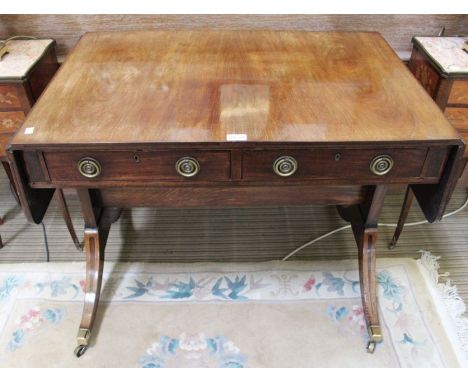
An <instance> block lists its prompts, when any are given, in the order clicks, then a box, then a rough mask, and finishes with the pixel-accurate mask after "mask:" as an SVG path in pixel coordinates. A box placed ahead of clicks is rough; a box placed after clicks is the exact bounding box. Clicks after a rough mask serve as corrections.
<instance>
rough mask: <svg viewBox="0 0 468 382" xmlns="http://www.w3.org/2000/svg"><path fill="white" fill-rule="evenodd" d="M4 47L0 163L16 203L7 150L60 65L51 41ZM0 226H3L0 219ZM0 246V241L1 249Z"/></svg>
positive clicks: (0, 86)
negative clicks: (6, 49) (5, 49)
mask: <svg viewBox="0 0 468 382" xmlns="http://www.w3.org/2000/svg"><path fill="white" fill-rule="evenodd" d="M7 44H8V50H9V52H8V53H7V54H6V55H4V56H3V57H2V59H1V60H0V161H1V162H2V165H3V168H4V169H5V172H6V174H7V176H8V178H9V180H10V183H11V185H12V188H13V189H14V192H15V196H16V197H17V199H18V196H17V188H16V185H15V181H14V179H13V176H12V173H11V168H10V163H9V162H8V159H7V153H6V150H7V147H8V145H9V143H10V141H11V139H12V138H13V136H14V135H15V133H16V132H17V131H18V130H19V128H20V127H21V126H22V125H23V122H24V120H25V119H26V115H27V114H28V113H29V111H30V110H31V108H32V107H33V105H34V104H35V102H36V101H37V99H38V98H39V97H40V95H41V94H42V92H43V91H44V89H45V88H46V86H47V84H48V83H49V82H50V80H51V79H52V77H53V76H54V74H55V72H56V71H57V70H58V68H59V63H58V62H57V56H56V53H55V41H54V40H52V39H26V40H23V39H18V40H11V41H9V42H8V43H7ZM56 195H57V196H56V197H57V199H58V201H59V205H60V207H61V209H62V213H63V215H64V218H65V221H66V224H67V227H68V228H69V230H70V234H71V236H72V238H73V240H74V242H75V245H79V241H78V239H77V238H76V234H75V232H74V229H73V226H72V224H71V219H70V215H69V213H68V208H67V207H66V204H65V200H64V197H63V192H62V190H61V189H58V190H57V193H56ZM0 223H3V220H2V219H1V218H0ZM2 246H3V243H2V240H1V238H0V248H1V247H2Z"/></svg>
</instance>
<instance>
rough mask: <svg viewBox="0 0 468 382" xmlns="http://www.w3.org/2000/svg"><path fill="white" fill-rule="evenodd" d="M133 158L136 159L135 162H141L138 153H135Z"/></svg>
mask: <svg viewBox="0 0 468 382" xmlns="http://www.w3.org/2000/svg"><path fill="white" fill-rule="evenodd" d="M133 159H135V162H137V163H140V157H139V156H138V155H137V154H135V155H133Z"/></svg>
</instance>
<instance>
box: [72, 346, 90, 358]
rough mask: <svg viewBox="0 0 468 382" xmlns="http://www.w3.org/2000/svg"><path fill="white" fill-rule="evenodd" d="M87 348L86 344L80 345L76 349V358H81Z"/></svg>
mask: <svg viewBox="0 0 468 382" xmlns="http://www.w3.org/2000/svg"><path fill="white" fill-rule="evenodd" d="M87 349H88V347H87V346H86V345H78V346H77V347H76V348H75V351H74V353H75V356H76V358H80V357H81V356H82V355H83V354H84V353H85V352H86V350H87Z"/></svg>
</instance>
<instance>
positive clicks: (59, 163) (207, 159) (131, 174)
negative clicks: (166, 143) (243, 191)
mask: <svg viewBox="0 0 468 382" xmlns="http://www.w3.org/2000/svg"><path fill="white" fill-rule="evenodd" d="M44 157H45V161H46V165H47V168H48V170H49V175H50V178H51V180H52V181H70V182H73V181H92V182H99V181H148V182H151V181H181V182H182V181H201V180H203V181H225V180H229V178H230V154H229V152H228V151H183V150H180V151H179V150H174V151H95V152H93V151H91V152H49V153H45V154H44ZM181 159H182V161H179V160H181ZM80 163H81V164H82V168H81V172H80V169H79V164H80ZM178 163H179V168H180V170H181V171H183V170H187V172H186V174H185V175H186V176H182V175H181V174H179V173H178V171H177V169H176V164H178ZM192 164H193V167H190V166H192ZM195 168H197V169H198V172H197V173H196V174H195V175H192V176H188V175H190V171H191V170H195ZM96 169H98V171H97V172H98V175H96V176H90V175H93V174H96V172H94V171H95V170H96ZM88 170H89V171H88ZM83 173H84V174H83Z"/></svg>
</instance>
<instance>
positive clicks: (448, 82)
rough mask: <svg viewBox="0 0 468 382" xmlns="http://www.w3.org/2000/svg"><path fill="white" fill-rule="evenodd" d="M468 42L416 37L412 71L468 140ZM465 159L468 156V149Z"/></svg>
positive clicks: (465, 174)
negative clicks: (464, 48) (465, 47)
mask: <svg viewBox="0 0 468 382" xmlns="http://www.w3.org/2000/svg"><path fill="white" fill-rule="evenodd" d="M465 40H466V38H462V37H415V38H414V39H413V52H412V54H411V59H410V62H409V68H410V70H411V72H412V73H413V74H414V75H415V77H416V78H417V79H418V81H419V82H420V83H421V84H422V85H423V86H424V88H425V89H426V91H427V92H428V93H429V95H430V96H431V97H432V98H433V99H434V100H435V102H436V103H437V105H439V107H440V108H441V109H442V110H443V112H444V114H445V116H446V117H447V119H448V120H449V121H450V123H451V124H452V125H453V126H454V127H455V128H456V129H457V131H458V132H459V133H460V135H461V136H462V137H463V138H464V140H465V141H467V140H468V53H467V52H466V51H464V50H463V44H464V41H465ZM429 129H430V127H429ZM465 157H468V150H467V151H466V152H465ZM467 170H468V169H466V170H465V171H464V172H463V176H462V179H463V181H464V182H463V183H464V184H465V185H466V184H468V171H467Z"/></svg>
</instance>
